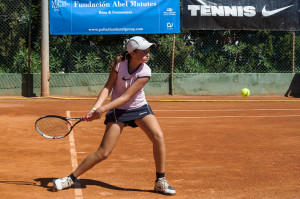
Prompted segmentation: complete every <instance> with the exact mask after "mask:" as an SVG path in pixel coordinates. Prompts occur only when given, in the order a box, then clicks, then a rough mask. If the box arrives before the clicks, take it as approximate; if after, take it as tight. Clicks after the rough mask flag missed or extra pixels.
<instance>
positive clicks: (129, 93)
mask: <svg viewBox="0 0 300 199" xmlns="http://www.w3.org/2000/svg"><path fill="white" fill-rule="evenodd" d="M149 79H150V78H149V77H143V78H139V79H137V80H136V81H135V82H134V83H133V84H132V85H131V86H130V87H129V88H128V89H127V90H126V92H125V93H124V94H123V95H121V96H120V97H119V98H117V99H115V100H113V101H111V102H110V103H108V104H106V105H104V106H101V107H99V108H98V109H97V110H96V112H95V113H96V114H93V116H92V118H91V119H99V118H101V115H102V113H104V112H106V111H108V110H112V109H115V108H117V107H119V106H121V105H123V104H125V103H126V102H127V101H128V100H130V99H131V98H132V97H133V96H134V95H136V94H137V92H138V91H139V90H141V89H142V88H143V87H144V86H145V84H146V83H147V82H148V81H149Z"/></svg>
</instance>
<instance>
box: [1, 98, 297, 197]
mask: <svg viewBox="0 0 300 199" xmlns="http://www.w3.org/2000/svg"><path fill="white" fill-rule="evenodd" d="M148 99H149V104H150V105H151V107H152V109H153V111H154V113H155V114H156V116H157V117H158V120H159V123H160V125H161V127H162V129H163V131H164V134H165V141H166V148H167V162H166V169H167V172H166V175H167V179H168V182H169V183H170V184H171V185H172V186H173V187H174V188H175V189H176V191H177V195H176V196H172V198H174V199H175V198H186V199H193V198H222V199H223V198H272V199H274V198H275V199H276V198H278V199H279V198H280V199H281V198H293V199H295V198H300V164H299V163H300V133H299V119H300V100H299V99H296V98H285V97H283V96H250V97H248V98H242V97H239V96H206V97H196V96H150V97H149V98H148ZM155 99H163V100H185V101H184V102H182V101H176V102H172V101H158V100H155ZM191 100H195V101H191ZM93 103H94V99H92V100H88V99H86V100H84V99H82V100H72V99H68V100H63V99H26V98H21V99H17V100H16V99H12V98H9V97H8V98H6V99H3V98H2V99H0V110H1V111H0V132H1V134H0V135H1V139H0V195H1V198H9V199H15V198H18V199H20V198H30V199H32V198H39V199H41V198H42V199H47V198H62V199H79V198H86V199H94V198H116V199H120V198H122V199H124V198H142V199H146V198H147V199H149V198H150V199H152V198H153V199H154V198H167V197H170V196H164V195H160V194H157V193H154V192H153V191H152V190H153V185H154V179H155V168H154V161H153V156H152V146H151V142H150V141H149V140H148V138H147V137H146V135H145V134H144V133H143V132H142V131H141V130H140V129H139V128H135V129H133V128H129V127H127V128H125V129H124V131H123V134H122V136H121V138H120V140H119V142H118V144H117V146H116V148H115V149H114V151H113V153H112V154H111V156H110V157H109V158H108V159H107V160H105V161H104V162H102V163H100V164H98V165H97V166H96V167H94V168H93V169H92V170H90V171H88V172H87V173H85V174H83V175H82V176H81V179H80V181H79V183H80V186H81V187H80V188H76V189H75V188H70V189H67V190H63V191H60V192H52V191H51V187H52V179H53V178H58V177H64V176H67V175H69V174H70V173H71V172H72V162H73V163H74V161H77V162H78V163H80V162H81V161H82V160H83V159H84V158H85V157H86V155H88V154H89V153H91V152H94V151H95V150H96V149H97V148H98V146H99V144H100V141H101V138H102V135H103V132H104V128H105V126H104V124H103V119H101V120H98V121H93V122H90V123H83V122H82V123H80V124H79V125H78V126H76V127H75V129H74V132H73V135H74V139H75V147H74V149H75V152H74V150H71V148H72V146H70V140H69V138H70V136H68V137H66V138H63V139H60V140H49V139H46V138H44V137H42V136H40V135H39V134H38V133H37V132H36V131H35V128H34V122H35V120H36V119H37V118H38V117H40V116H43V115H48V114H56V115H62V116H66V115H67V111H70V112H69V113H70V115H71V117H80V116H83V115H85V114H86V113H87V112H88V110H89V109H90V108H91V107H92V106H93ZM74 155H75V157H76V156H77V158H76V159H75V160H74Z"/></svg>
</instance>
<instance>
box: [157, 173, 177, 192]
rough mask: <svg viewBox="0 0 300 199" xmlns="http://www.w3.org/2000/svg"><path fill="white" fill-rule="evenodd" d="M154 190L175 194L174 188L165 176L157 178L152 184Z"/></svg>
mask: <svg viewBox="0 0 300 199" xmlns="http://www.w3.org/2000/svg"><path fill="white" fill-rule="evenodd" d="M154 191H155V192H158V193H162V194H165V195H176V191H175V189H173V187H171V186H170V185H169V184H168V182H167V180H166V178H165V177H163V178H158V180H157V181H156V182H155V185H154Z"/></svg>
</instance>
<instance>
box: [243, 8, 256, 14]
mask: <svg viewBox="0 0 300 199" xmlns="http://www.w3.org/2000/svg"><path fill="white" fill-rule="evenodd" d="M244 15H245V16H246V17H254V16H255V15H256V10H255V8H254V7H253V6H245V7H244Z"/></svg>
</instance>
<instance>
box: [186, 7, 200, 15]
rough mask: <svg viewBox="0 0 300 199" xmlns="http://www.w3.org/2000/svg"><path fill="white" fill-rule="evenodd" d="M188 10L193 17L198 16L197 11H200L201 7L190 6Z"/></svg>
mask: <svg viewBox="0 0 300 199" xmlns="http://www.w3.org/2000/svg"><path fill="white" fill-rule="evenodd" d="M188 10H190V11H191V16H192V17H193V16H197V11H198V10H200V5H188Z"/></svg>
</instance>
